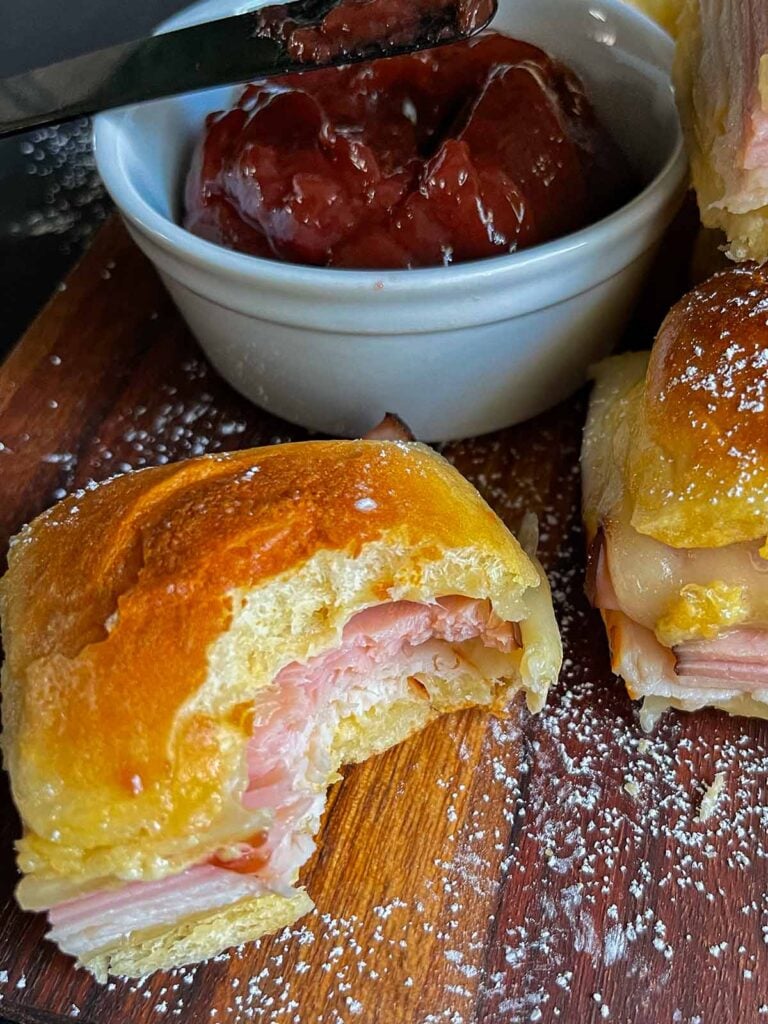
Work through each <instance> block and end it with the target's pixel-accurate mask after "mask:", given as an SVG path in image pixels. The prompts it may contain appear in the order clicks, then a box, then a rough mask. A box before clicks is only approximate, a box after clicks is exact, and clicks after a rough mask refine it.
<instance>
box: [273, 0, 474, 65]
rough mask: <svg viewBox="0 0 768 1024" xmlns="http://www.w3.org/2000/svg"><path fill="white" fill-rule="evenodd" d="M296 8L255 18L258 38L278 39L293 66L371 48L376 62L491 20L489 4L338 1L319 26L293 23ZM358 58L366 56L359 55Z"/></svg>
mask: <svg viewBox="0 0 768 1024" xmlns="http://www.w3.org/2000/svg"><path fill="white" fill-rule="evenodd" d="M295 10H296V5H295V4H288V5H285V4H280V5H276V6H270V7H266V8H263V9H262V10H261V11H259V12H258V27H257V35H260V36H266V37H268V38H276V39H281V40H282V41H283V42H284V43H285V44H286V46H287V49H288V51H289V53H290V54H291V56H292V57H294V58H295V59H296V60H306V61H312V62H314V63H316V64H322V63H323V62H324V61H327V60H330V59H331V58H333V57H336V56H347V57H348V56H351V55H353V54H356V53H360V52H361V51H365V50H366V49H367V48H368V47H371V46H372V47H373V48H374V49H375V50H376V51H378V52H377V53H376V56H380V55H381V53H382V52H385V51H386V50H387V49H391V48H392V47H397V46H411V45H413V43H415V42H418V43H419V44H420V45H421V41H422V40H424V41H425V42H426V45H430V46H437V45H438V44H439V43H440V41H441V40H444V39H447V38H454V37H455V34H456V32H461V33H463V34H470V33H472V32H474V31H476V30H478V29H480V28H481V27H482V26H483V25H484V24H487V22H488V21H489V20H490V18H491V17H492V15H493V4H492V3H491V2H490V0H340V2H338V3H337V4H336V5H335V6H333V7H332V8H331V10H330V11H329V12H328V13H327V14H326V16H325V17H324V18H323V19H322V20H321V21H320V22H319V24H318V23H316V22H315V21H313V23H312V24H311V25H307V24H303V23H302V22H301V20H296V18H295V17H292V15H293V14H294V12H295ZM363 55H365V54H364V53H363Z"/></svg>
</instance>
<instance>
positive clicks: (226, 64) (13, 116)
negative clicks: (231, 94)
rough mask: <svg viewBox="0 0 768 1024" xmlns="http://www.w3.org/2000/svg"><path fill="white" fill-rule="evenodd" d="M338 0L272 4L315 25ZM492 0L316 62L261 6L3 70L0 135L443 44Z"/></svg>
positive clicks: (451, 9) (461, 5) (448, 6)
mask: <svg viewBox="0 0 768 1024" xmlns="http://www.w3.org/2000/svg"><path fill="white" fill-rule="evenodd" d="M340 2H343V0H298V2H296V3H289V4H285V5H281V7H280V8H275V9H274V10H275V11H276V12H277V13H279V15H280V16H281V17H283V18H284V19H285V20H286V22H287V23H291V24H296V25H298V26H300V27H302V28H304V27H309V28H311V27H313V26H317V27H320V26H321V25H322V22H323V19H324V18H325V16H326V15H327V14H328V13H329V11H331V10H332V9H333V8H334V7H336V6H338V5H339V3H340ZM495 7H496V0H492V2H489V0H484V2H483V5H482V14H481V16H480V17H478V18H474V19H472V20H471V21H469V20H468V19H467V17H466V10H465V8H466V0H456V2H453V3H446V2H445V0H443V2H440V0H438V2H437V3H436V4H435V10H434V12H432V13H431V14H430V15H427V16H424V17H422V18H420V20H418V23H417V24H415V26H414V32H413V36H412V38H410V39H408V40H403V38H402V35H403V33H402V31H400V32H399V33H397V41H396V42H395V43H394V44H393V43H392V42H391V41H390V42H388V41H387V40H386V39H379V40H376V41H373V42H372V41H367V42H364V43H361V44H360V45H359V46H357V47H353V48H351V49H350V48H346V49H344V50H343V51H342V52H339V53H337V54H336V55H326V56H325V57H324V58H323V59H322V60H320V61H316V60H311V59H310V60H307V59H303V58H302V57H301V56H298V57H297V55H296V53H295V52H294V51H293V50H292V49H291V48H290V47H289V45H288V42H287V41H286V39H282V38H279V36H280V33H279V32H278V33H268V34H266V35H265V33H264V25H265V18H264V15H265V12H268V11H270V10H272V8H261V9H260V10H256V11H251V12H249V13H247V14H239V15H235V16H233V17H231V18H223V19H221V20H219V21H210V22H207V23H205V24H202V25H193V26H192V27H191V28H184V29H179V30H178V31H175V32H167V33H164V34H160V35H155V36H149V37H147V38H146V39H140V40H137V41H135V42H129V43H120V44H118V45H116V46H109V47H107V48H105V49H103V50H96V51H94V52H92V53H86V54H83V55H82V56H80V57H73V58H72V59H71V60H64V61H61V62H59V63H57V64H51V65H49V66H48V67H44V68H38V69H36V70H33V71H27V72H25V73H24V74H20V75H16V76H14V77H12V78H5V79H0V137H1V136H4V135H12V134H14V133H16V132H21V131H26V130H28V129H30V128H35V127H39V126H42V125H47V124H58V123H59V122H61V121H66V120H70V119H71V118H75V117H82V116H85V115H89V114H94V113H96V112H97V111H100V110H109V109H111V108H113V107H122V106H125V105H127V104H133V103H142V102H144V101H146V100H153V99H158V98H160V97H162V96H172V95H175V94H176V93H182V92H194V91H196V90H199V89H208V88H211V87H213V86H217V85H231V84H234V83H238V82H245V81H248V80H249V79H253V78H263V77H266V76H270V75H282V74H286V73H288V72H294V71H308V70H312V69H313V68H317V67H328V66H332V65H338V64H350V63H354V62H356V61H360V60H371V59H374V58H378V57H388V56H395V55H397V54H402V53H409V52H412V51H415V50H420V49H425V48H427V47H430V46H435V45H441V44H443V43H448V42H452V41H455V40H457V39H461V38H466V37H467V36H469V35H473V34H474V33H475V32H477V31H480V29H482V28H484V27H485V25H487V24H488V22H489V21H490V20H491V17H492V16H493V14H494V13H495ZM395 28H396V26H393V30H394V29H395Z"/></svg>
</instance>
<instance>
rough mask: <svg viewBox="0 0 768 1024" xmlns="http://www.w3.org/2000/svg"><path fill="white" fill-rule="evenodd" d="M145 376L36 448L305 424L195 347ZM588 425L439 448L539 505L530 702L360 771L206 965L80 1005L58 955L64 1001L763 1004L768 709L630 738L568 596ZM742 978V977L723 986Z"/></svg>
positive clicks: (525, 1012) (430, 736)
mask: <svg viewBox="0 0 768 1024" xmlns="http://www.w3.org/2000/svg"><path fill="white" fill-rule="evenodd" d="M62 358H64V359H65V358H66V357H65V356H62ZM158 377H159V380H160V384H159V386H158V388H157V392H156V393H155V394H154V395H152V396H149V397H144V398H143V399H142V400H141V401H139V400H138V399H137V398H136V397H135V396H132V395H131V394H127V395H126V396H125V397H124V399H123V400H122V402H121V404H120V406H119V407H118V410H117V412H116V413H115V414H113V415H112V416H111V417H110V419H109V420H108V421H106V422H105V423H104V424H103V425H102V427H101V428H100V429H99V430H98V433H97V436H96V438H95V440H94V441H93V443H92V445H91V447H90V448H89V449H88V450H87V451H69V450H62V451H52V452H49V453H48V454H47V456H46V460H47V461H46V463H45V464H46V465H47V466H48V467H49V468H50V469H55V470H59V471H60V472H61V473H62V488H64V489H70V488H73V487H80V486H83V485H84V484H85V483H86V482H87V481H89V480H99V479H102V478H104V477H105V476H108V475H110V474H111V473H114V472H124V471H128V470H129V469H135V468H140V467H143V466H148V465H157V464H163V463H164V462H166V461H169V460H173V459H176V458H179V457H182V456H185V455H189V454H193V453H199V452H202V451H225V450H228V449H230V448H235V447H240V446H243V445H247V444H253V443H257V442H265V441H270V440H276V441H282V440H287V439H290V438H291V437H295V436H301V435H300V432H298V431H296V432H294V431H292V430H291V429H290V428H287V427H284V426H282V425H278V424H272V423H270V422H269V421H268V420H263V421H259V420H258V419H257V417H256V416H255V415H254V414H253V412H252V410H250V409H249V408H248V406H247V405H246V403H244V402H240V401H239V400H238V399H236V398H235V397H233V396H232V395H231V394H230V393H229V392H228V391H226V389H223V388H222V387H221V385H220V384H219V382H217V380H216V378H215V376H214V375H213V374H212V373H211V372H210V371H209V370H208V368H207V367H206V366H205V364H204V363H203V362H202V360H200V359H199V358H197V357H193V356H189V355H185V356H184V359H183V360H181V362H180V367H176V369H175V371H174V373H173V374H167V373H165V374H159V375H158ZM259 423H261V424H262V425H259ZM579 425H580V420H579V414H578V411H577V412H576V413H574V414H563V415H562V417H561V418H560V419H557V418H554V419H552V420H548V421H547V422H546V423H541V422H539V423H535V424H531V425H526V426H524V427H521V428H519V429H517V430H515V431H510V432H508V433H507V434H505V435H503V436H497V437H494V438H488V439H481V440H479V441H476V442H473V443H472V444H466V445H452V446H449V447H447V448H446V454H447V455H448V456H449V457H450V458H451V459H452V460H453V461H454V462H455V463H456V464H457V465H458V466H459V467H460V468H461V469H462V471H464V472H465V473H466V474H467V475H468V476H469V477H470V478H471V479H472V480H473V481H474V482H475V483H476V484H477V486H478V487H479V488H480V490H481V491H482V492H483V494H484V495H485V496H486V497H487V498H488V500H489V501H490V502H491V504H492V505H493V506H494V507H495V508H496V510H497V511H498V512H499V514H500V515H501V516H502V517H503V518H504V519H505V521H506V522H507V523H509V525H510V526H512V527H514V528H516V527H517V526H518V525H519V524H520V522H521V521H522V518H523V515H524V513H525V512H527V511H531V512H534V513H535V514H536V515H537V517H538V521H539V526H540V545H541V556H542V559H543V561H544V563H545V566H546V568H547V570H548V572H549V577H550V580H551V584H552V591H553V596H554V600H555V604H556V610H557V614H558V618H559V621H560V625H561V627H562V629H563V635H564V642H565V664H564V669H563V673H562V678H561V682H560V684H559V686H558V687H557V690H556V692H555V693H554V694H552V696H551V698H550V701H549V703H548V705H547V707H546V708H545V710H544V712H543V713H542V714H541V715H539V716H538V717H531V716H529V715H528V714H527V712H526V711H525V710H524V709H523V708H522V707H521V706H519V705H515V707H514V708H513V709H512V710H511V713H510V715H509V717H508V718H506V719H493V718H490V717H489V716H487V715H486V714H484V713H481V712H471V713H466V714H462V715H456V716H452V717H450V718H448V719H445V720H443V721H441V722H440V723H438V724H436V725H433V726H432V727H430V729H429V730H428V731H427V733H426V734H425V735H424V736H423V737H422V738H421V739H420V740H417V741H413V742H410V743H408V744H405V745H404V746H402V747H400V748H398V749H397V750H394V751H391V752H390V753H388V754H386V755H384V756H383V757H381V758H378V759H375V760H374V761H371V762H369V763H367V764H366V765H363V766H360V767H358V768H355V769H353V770H351V771H350V772H348V778H347V780H346V781H345V782H344V783H343V784H342V786H341V787H340V788H339V789H338V790H335V791H334V793H333V795H332V798H331V804H330V809H329V812H328V814H327V817H326V825H325V829H324V832H323V835H322V837H321V841H320V851H319V854H318V856H317V857H316V858H315V859H314V861H313V862H312V863H311V864H310V865H309V867H308V869H307V871H306V872H305V875H304V877H303V880H304V881H305V883H306V884H307V886H308V888H309V890H310V892H311V894H312V895H313V897H314V899H315V901H316V903H317V910H316V911H315V912H314V913H312V914H310V915H308V916H307V917H305V918H304V919H303V920H302V921H300V922H298V923H297V925H296V926H295V927H293V928H290V929H286V930H285V931H284V932H282V933H281V934H280V935H277V936H275V937H272V938H265V939H262V940H261V941H260V942H257V943H254V944H250V945H247V946H244V947H242V948H240V949H238V950H236V951H234V952H233V953H232V954H231V955H224V956H221V957H217V958H215V960H214V961H212V962H210V963H209V964H207V965H204V966H194V967H190V968H185V969H180V970H177V971H173V972H170V973H168V974H161V975H156V976H153V977H152V978H148V979H144V980H142V981H140V982H136V983H134V982H128V981H125V980H119V979H115V980H113V981H112V982H110V984H109V985H108V986H107V987H106V988H104V989H101V990H98V991H97V990H96V989H95V987H94V988H87V986H86V988H87V991H88V1006H87V1008H86V1007H85V1004H84V1002H83V999H82V998H81V995H82V991H83V983H82V980H81V976H80V975H78V974H76V973H75V972H72V973H71V974H66V973H65V972H61V974H60V975H59V979H60V983H61V985H62V986H63V989H64V994H65V996H66V997H67V1003H66V1005H67V1006H69V1007H71V1009H70V1010H69V1011H68V1012H69V1014H70V1016H78V1015H79V1016H80V1019H81V1020H88V1021H89V1022H90V1021H97V1020H98V1021H99V1022H101V1021H106V1020H108V1019H126V1018H127V1017H129V1016H130V1019H132V1020H134V1019H135V1020H136V1021H152V1020H161V1019H162V1020H165V1019H168V1020H174V1019H176V1020H182V1021H184V1022H187V1021H189V1022H190V1024H198V1022H202V1021H212V1022H225V1021H226V1022H230V1021H231V1022H246V1021H257V1022H260V1024H338V1022H348V1024H349V1022H351V1024H354V1022H356V1021H362V1022H366V1024H367V1022H374V1021H378V1020H385V1021H389V1020H392V1021H395V1020H407V1021H409V1022H414V1024H475V1022H480V1021H483V1022H490V1024H502V1022H504V1024H512V1022H514V1024H517V1022H526V1021H543V1022H554V1021H570V1020H572V1019H573V1017H572V1016H569V1013H570V1009H569V1008H572V1007H573V1006H574V1005H578V1006H579V1014H580V1016H579V1018H578V1019H579V1022H580V1024H582V1022H584V1024H590V1022H600V1021H603V1020H615V1021H620V1022H622V1024H624V1022H627V1024H629V1022H630V1021H631V1022H632V1024H635V1022H636V1024H641V1022H642V1024H645V1022H653V1024H656V1022H657V1021H659V1022H660V1021H663V1020H674V1021H681V1022H685V1024H692V1022H693V1021H695V1020H697V1019H698V1020H699V1021H700V1022H701V1024H703V1022H704V1021H707V1022H709V1021H717V1022H719V1021H726V1020H731V1019H736V1018H735V1017H734V1016H733V1012H734V1006H735V1005H737V1004H736V1002H735V1001H734V1000H735V999H738V1007H739V1010H740V1014H741V1015H740V1017H739V1018H738V1019H739V1020H740V1021H743V1022H751V1021H752V1020H754V1021H759V1020H760V1019H761V1015H763V1016H764V1015H765V1014H768V1004H767V1003H766V998H765V990H764V985H763V979H764V977H765V975H766V972H768V897H767V896H766V894H765V881H764V879H765V862H766V850H767V848H766V845H765V843H764V838H763V837H764V836H765V834H766V827H767V826H768V808H767V807H766V778H768V743H767V742H766V737H765V732H764V727H763V725H762V723H758V722H754V721H745V720H730V719H728V718H727V717H725V716H722V715H714V714H704V715H697V716H689V717H686V716H672V715H670V716H668V717H667V718H665V719H664V720H663V721H662V722H661V724H660V726H659V727H658V728H657V730H656V732H655V733H654V734H653V735H652V736H651V737H647V736H645V735H644V733H643V732H642V730H641V728H640V726H639V723H638V721H637V714H636V711H635V709H634V708H633V706H632V705H631V704H630V703H629V702H628V700H627V698H626V696H625V694H624V691H623V688H622V687H621V686H620V685H619V684H618V683H616V682H614V681H612V678H611V676H610V673H609V670H608V664H607V656H606V653H605V641H604V637H603V633H602V627H601V625H600V623H599V621H598V619H597V617H596V616H595V615H593V613H591V612H590V611H589V609H588V608H587V606H586V603H585V601H584V599H583V597H582V594H581V587H582V578H583V555H582V539H581V534H580V528H579V525H578V516H577V507H578V489H579V476H578V466H577V455H578V441H579ZM553 452H558V458H559V462H558V466H561V467H562V468H560V469H558V470H557V471H554V469H553V461H552V453H553ZM248 472H250V471H246V474H244V477H243V480H244V483H247V473H248ZM360 511H361V514H362V512H363V511H364V509H363V510H360ZM718 777H722V778H723V780H724V785H723V790H722V793H721V794H720V796H719V799H718V800H717V802H716V803H715V804H714V805H713V806H712V808H711V811H710V813H709V814H708V815H707V816H704V815H702V814H701V809H702V801H703V798H704V797H705V793H706V790H707V786H709V785H710V784H711V783H712V781H713V780H715V779H717V778H718ZM702 817H704V818H705V820H700V818H702ZM2 967H3V971H0V996H4V997H5V998H6V1000H10V999H11V998H13V999H15V1000H16V1001H18V1000H19V999H20V998H21V997H22V996H23V998H24V999H25V1000H26V1002H25V1005H36V1003H35V1000H36V999H37V1000H38V1001H43V1000H45V998H47V996H46V994H45V992H44V988H43V986H44V980H43V978H42V976H40V975H38V973H37V972H32V971H20V969H19V968H17V967H15V966H14V965H13V964H3V965H2ZM726 971H727V975H726V974H725V973H724V972H726ZM736 976H738V979H739V989H738V993H735V992H734V989H733V985H731V986H730V987H729V986H728V985H721V984H719V980H720V979H722V978H724V977H728V978H731V979H732V978H734V977H736ZM691 978H695V979H699V978H701V979H702V981H701V984H698V983H696V984H692V983H691ZM38 979H40V980H38ZM204 981H205V984H203V982H204ZM20 982H21V984H22V987H19V983H20ZM24 986H25V987H24ZM62 998H64V996H63V997H62ZM662 1007H663V1012H662Z"/></svg>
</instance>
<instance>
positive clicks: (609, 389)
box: [582, 267, 768, 724]
mask: <svg viewBox="0 0 768 1024" xmlns="http://www.w3.org/2000/svg"><path fill="white" fill-rule="evenodd" d="M594 376H595V381H596V383H595V387H594V390H593V393H592V397H591V400H590V408H589V415H588V418H587V424H586V428H585V433H584V444H583V448H582V479H583V510H584V521H585V525H586V530H587V536H588V540H589V542H590V547H589V571H588V587H587V590H588V594H589V596H590V598H591V600H592V602H593V604H594V605H595V606H596V607H598V608H599V609H600V611H601V613H602V615H603V619H604V621H605V624H606V629H607V632H608V636H609V641H610V646H611V653H612V665H613V669H614V671H615V672H616V673H617V674H618V675H621V676H622V677H623V678H624V680H625V681H626V683H627V689H628V690H629V693H630V696H631V697H633V698H640V697H643V698H645V717H646V721H647V722H648V723H649V724H650V722H652V720H653V719H654V717H655V716H656V715H657V714H658V713H659V712H660V711H661V710H663V709H664V708H666V707H669V706H673V707H676V708H679V709H681V710H687V711H690V710H695V709H696V708H700V707H706V706H714V707H719V708H723V709H724V710H726V711H728V712H730V713H731V714H740V715H755V716H759V717H764V718H765V717H768V630H766V623H768V585H767V584H766V580H767V579H768V578H767V577H766V574H765V568H766V567H767V566H768V562H766V561H765V559H766V558H768V545H766V544H765V539H766V534H767V533H768V429H767V428H768V407H767V406H766V402H768V275H767V274H766V273H765V272H764V271H762V270H754V269H751V270H750V269H749V268H746V267H733V268H731V269H729V270H727V271H724V272H722V273H720V274H717V275H715V276H714V277H713V278H711V279H710V280H708V281H706V282H704V283H703V284H701V285H699V286H697V287H696V288H695V289H694V290H693V291H692V292H690V293H689V294H688V295H687V296H685V298H683V299H682V300H681V301H680V302H679V303H678V304H677V305H676V306H675V307H674V308H673V309H672V311H671V312H670V313H669V315H668V316H667V318H666V320H665V321H664V323H663V324H662V327H661V329H660V331H659V334H658V337H657V339H656V343H655V345H654V348H653V350H652V351H651V352H650V353H642V352H641V353H628V354H626V355H621V356H614V357H613V358H611V359H608V360H606V361H604V362H603V363H601V364H600V365H599V366H598V367H596V369H595V373H594Z"/></svg>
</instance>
